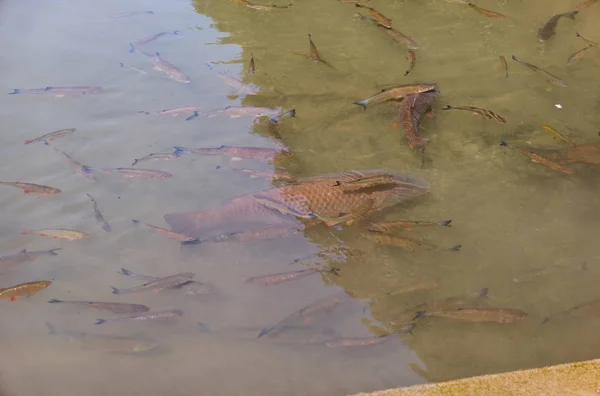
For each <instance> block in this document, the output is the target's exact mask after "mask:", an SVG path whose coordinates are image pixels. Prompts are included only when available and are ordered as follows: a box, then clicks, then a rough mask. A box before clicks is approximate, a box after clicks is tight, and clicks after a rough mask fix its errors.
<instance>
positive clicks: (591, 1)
mask: <svg viewBox="0 0 600 396" xmlns="http://www.w3.org/2000/svg"><path fill="white" fill-rule="evenodd" d="M597 2H598V0H585V1H582V2H581V3H579V4H578V5H577V6H576V7H575V11H581V10H583V9H585V8H588V7H591V6H593V5H594V4H596V3H597Z"/></svg>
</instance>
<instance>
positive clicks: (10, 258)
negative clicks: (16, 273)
mask: <svg viewBox="0 0 600 396" xmlns="http://www.w3.org/2000/svg"><path fill="white" fill-rule="evenodd" d="M60 249H61V248H56V249H51V250H36V251H27V250H26V249H23V250H21V251H20V252H18V253H14V254H7V255H5V256H0V272H2V271H4V270H7V269H10V268H13V267H15V266H17V265H19V264H21V263H25V262H28V261H34V260H35V259H37V258H38V257H40V256H58V253H56V251H57V250H60Z"/></svg>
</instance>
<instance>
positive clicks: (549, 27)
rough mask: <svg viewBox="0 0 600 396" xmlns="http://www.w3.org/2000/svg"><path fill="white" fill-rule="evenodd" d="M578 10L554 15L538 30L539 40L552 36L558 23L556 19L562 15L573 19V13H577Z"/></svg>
mask: <svg viewBox="0 0 600 396" xmlns="http://www.w3.org/2000/svg"><path fill="white" fill-rule="evenodd" d="M578 13H579V11H577V10H575V11H571V12H565V13H564V14H558V15H554V16H553V17H552V18H550V20H549V21H548V22H546V24H545V25H544V26H542V27H541V28H540V30H538V39H539V40H540V41H546V40H548V39H550V38H551V37H552V36H554V35H555V34H556V25H558V21H559V19H560V18H562V17H567V18H571V19H573V20H575V15H577V14H578Z"/></svg>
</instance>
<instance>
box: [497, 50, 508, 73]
mask: <svg viewBox="0 0 600 396" xmlns="http://www.w3.org/2000/svg"><path fill="white" fill-rule="evenodd" d="M499 59H500V63H501V64H502V67H503V68H504V71H505V72H506V78H508V63H506V58H505V57H504V56H503V55H500V58H499Z"/></svg>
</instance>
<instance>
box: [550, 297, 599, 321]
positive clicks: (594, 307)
mask: <svg viewBox="0 0 600 396" xmlns="http://www.w3.org/2000/svg"><path fill="white" fill-rule="evenodd" d="M599 311H600V299H596V300H591V301H586V302H584V303H581V304H577V305H575V306H574V307H571V308H569V309H567V310H566V311H563V312H559V313H557V314H554V315H552V316H549V317H547V318H545V319H544V321H543V322H542V324H544V323H547V322H548V321H550V320H551V319H552V318H554V317H557V316H565V315H570V316H598V312H599Z"/></svg>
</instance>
